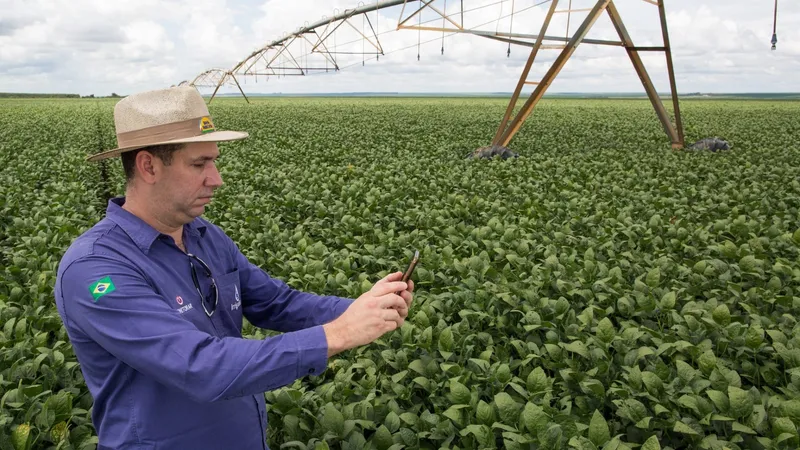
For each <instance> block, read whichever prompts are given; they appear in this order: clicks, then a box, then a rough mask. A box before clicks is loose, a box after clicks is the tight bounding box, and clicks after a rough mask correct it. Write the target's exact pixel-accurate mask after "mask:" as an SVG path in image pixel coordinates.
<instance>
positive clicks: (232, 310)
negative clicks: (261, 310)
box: [215, 269, 242, 337]
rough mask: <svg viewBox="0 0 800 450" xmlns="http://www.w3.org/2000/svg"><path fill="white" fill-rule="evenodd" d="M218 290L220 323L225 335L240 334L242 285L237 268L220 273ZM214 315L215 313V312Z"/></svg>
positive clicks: (239, 335)
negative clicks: (223, 273)
mask: <svg viewBox="0 0 800 450" xmlns="http://www.w3.org/2000/svg"><path fill="white" fill-rule="evenodd" d="M217 289H218V290H219V304H218V305H217V314H219V321H220V325H222V327H223V329H224V333H225V335H227V336H238V337H241V336H242V287H241V285H240V284H239V269H234V270H233V272H229V273H226V274H225V275H222V276H221V277H220V278H219V280H217ZM215 315H216V314H215Z"/></svg>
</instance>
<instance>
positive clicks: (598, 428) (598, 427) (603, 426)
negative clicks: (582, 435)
mask: <svg viewBox="0 0 800 450" xmlns="http://www.w3.org/2000/svg"><path fill="white" fill-rule="evenodd" d="M610 439H611V432H610V431H609V429H608V423H607V422H606V419H605V418H604V417H603V415H602V414H600V411H598V410H594V414H593V415H592V420H591V421H590V422H589V440H590V441H592V443H593V444H594V445H596V446H597V447H598V448H599V447H600V446H602V445H603V444H605V443H606V442H608V441H609V440H610Z"/></svg>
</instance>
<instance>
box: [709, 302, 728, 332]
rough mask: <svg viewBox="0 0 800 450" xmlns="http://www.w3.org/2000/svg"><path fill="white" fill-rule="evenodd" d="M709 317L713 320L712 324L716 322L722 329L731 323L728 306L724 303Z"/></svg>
mask: <svg viewBox="0 0 800 450" xmlns="http://www.w3.org/2000/svg"><path fill="white" fill-rule="evenodd" d="M711 316H712V317H713V318H714V322H717V323H718V324H720V325H722V326H723V327H726V326H728V324H730V323H731V312H730V310H729V309H728V306H727V305H726V304H724V303H723V304H721V305H719V306H717V307H716V308H715V309H714V311H713V312H712V313H711Z"/></svg>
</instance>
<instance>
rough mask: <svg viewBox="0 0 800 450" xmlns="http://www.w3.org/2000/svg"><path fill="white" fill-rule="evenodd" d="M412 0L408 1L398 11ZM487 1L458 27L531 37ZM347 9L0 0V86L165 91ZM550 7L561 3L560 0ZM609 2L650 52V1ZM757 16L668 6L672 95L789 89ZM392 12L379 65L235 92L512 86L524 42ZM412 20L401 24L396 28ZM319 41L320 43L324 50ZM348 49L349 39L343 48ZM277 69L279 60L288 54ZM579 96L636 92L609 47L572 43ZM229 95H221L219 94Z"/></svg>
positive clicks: (296, 1) (662, 68)
mask: <svg viewBox="0 0 800 450" xmlns="http://www.w3.org/2000/svg"><path fill="white" fill-rule="evenodd" d="M23 1H24V2H23ZM364 3H367V4H369V3H370V2H364ZM418 3H419V2H409V3H408V5H407V7H406V12H405V16H407V15H408V14H409V12H410V11H412V8H413V7H414V6H415V5H418ZM447 3H448V4H447V7H448V11H451V12H452V11H453V9H454V8H456V7H457V5H459V4H460V2H457V1H455V0H450V1H448V2H447ZM495 3H496V0H467V1H465V2H464V5H465V8H467V9H474V8H480V9H475V10H474V11H473V12H468V13H467V14H466V15H465V25H466V27H473V26H476V25H479V24H485V23H488V25H484V26H483V27H481V29H483V30H489V31H494V30H498V31H509V29H513V32H515V33H530V34H534V33H538V30H539V27H540V24H541V22H542V19H543V17H544V13H545V12H546V8H547V7H549V5H548V4H544V5H542V6H539V7H536V8H533V5H535V4H536V3H538V2H537V0H515V1H514V5H515V6H514V9H515V11H516V14H515V15H514V21H513V25H512V23H511V20H510V18H508V17H506V18H502V16H504V15H507V14H508V12H509V11H510V8H511V3H512V2H510V1H506V2H504V3H503V4H502V6H501V5H493V4H495ZM593 3H594V1H593V0H573V7H575V8H586V7H591V6H592V5H593ZM356 4H357V2H348V1H341V0H335V1H323V0H267V1H261V0H191V1H190V0H172V1H167V2H163V1H159V0H138V1H137V2H110V1H107V0H73V1H71V2H70V5H69V7H68V8H65V7H63V5H60V2H57V1H56V0H5V1H4V7H3V16H2V17H0V86H1V87H0V90H2V91H24V92H74V93H80V94H89V93H95V94H99V95H107V94H109V93H111V92H118V93H130V92H135V91H139V90H145V89H154V88H158V87H163V86H168V85H170V84H175V83H178V82H179V81H181V80H184V79H190V80H191V79H192V78H194V76H195V75H197V74H199V73H200V72H202V71H204V70H206V69H209V68H212V67H225V68H230V67H232V66H233V65H234V64H235V63H236V62H238V61H240V60H242V59H244V58H245V57H246V56H247V55H249V54H250V53H251V52H252V51H253V50H255V49H256V48H259V47H261V46H263V45H264V44H265V43H267V42H269V41H271V40H273V39H276V38H278V37H279V36H281V35H283V34H284V33H286V32H292V31H294V30H296V29H297V28H298V27H301V26H304V25H307V24H309V23H313V22H315V21H317V20H319V19H321V18H322V17H323V16H327V17H330V16H332V15H333V14H334V12H335V10H336V9H337V8H338V10H339V11H340V12H341V11H344V10H345V9H346V8H353V7H355V6H356ZM560 4H561V5H562V6H560V7H561V8H563V7H566V4H567V2H564V1H562V2H560ZM617 4H618V8H619V9H620V13H621V15H622V16H623V19H625V22H626V25H627V27H628V31H629V32H630V34H631V36H632V37H633V39H634V42H635V43H636V44H637V45H642V46H659V45H661V33H660V26H659V21H658V15H657V9H656V8H655V7H654V6H653V5H650V4H647V3H646V2H641V1H636V2H631V1H628V2H621V1H618V2H617ZM434 5H436V6H437V7H439V8H440V9H441V8H443V7H444V0H436V1H435V2H434ZM489 5H493V6H489ZM501 7H502V11H501ZM771 8H772V5H771V4H765V3H763V2H759V3H754V2H750V1H747V0H731V1H727V2H724V3H722V2H711V1H701V2H697V1H694V0H674V1H672V2H670V3H669V4H668V5H667V12H668V22H669V26H670V37H671V43H672V47H673V60H674V63H675V68H676V72H677V79H678V87H679V90H680V91H682V92H694V91H723V92H725V91H730V92H743V91H751V92H752V91H800V82H798V81H795V79H796V77H794V73H796V72H797V71H798V70H799V69H800V58H799V57H800V31H798V30H800V8H799V7H798V6H797V5H786V6H782V9H781V10H780V11H779V14H780V15H779V28H778V35H779V43H778V51H776V52H772V51H770V50H769V45H770V44H769V39H770V38H771V36H772V9H771ZM400 9H401V8H400V7H395V8H392V9H387V10H382V11H380V14H379V15H378V16H377V17H376V15H375V13H370V15H369V17H370V20H371V21H372V22H373V25H375V22H376V19H377V24H378V28H379V31H380V33H381V35H380V40H381V44H382V45H383V48H384V51H385V52H386V55H385V56H381V57H380V60H379V61H376V60H375V57H374V55H372V56H368V57H362V56H360V55H350V56H348V55H344V54H339V55H337V60H338V62H339V64H340V66H341V67H344V69H343V70H342V71H341V72H340V73H337V74H330V73H329V74H323V75H315V76H308V77H286V78H280V79H277V78H276V77H271V78H270V79H269V82H266V78H265V77H261V78H259V80H258V84H256V83H255V80H254V79H253V78H248V79H246V80H244V79H243V80H241V82H242V83H243V87H244V88H245V89H246V91H248V92H278V91H282V92H335V91H406V92H408V91H450V92H465V91H481V92H493V91H511V90H513V88H514V86H515V85H516V83H517V79H518V77H519V73H520V71H521V68H522V66H523V64H524V62H525V60H526V59H527V56H528V53H529V48H527V47H521V46H512V48H511V56H510V57H506V50H507V44H505V43H502V42H496V41H493V40H489V39H484V38H479V37H475V36H467V35H456V36H452V37H450V36H448V37H446V39H445V40H444V49H445V51H444V55H442V54H441V46H442V39H441V37H442V34H441V33H439V32H427V31H426V32H422V33H419V32H417V31H412V30H401V31H396V32H395V31H392V30H394V29H395V28H396V25H397V22H398V19H399V18H400ZM523 10H524V12H521V11H523ZM583 16H584V13H578V14H575V15H572V17H570V30H571V31H574V30H575V29H576V28H577V27H578V25H579V24H580V22H581V20H582V19H583ZM436 17H437V16H436V15H435V14H434V13H432V12H429V11H427V12H425V13H423V14H422V15H421V20H422V22H428V21H430V23H426V24H425V25H427V26H441V18H440V17H439V18H438V19H437V20H433V21H431V19H434V18H436ZM498 18H501V20H499V21H498V20H497V19H498ZM362 20H363V19H361V18H355V19H353V20H352V24H353V25H354V26H355V27H356V28H358V29H361V28H362V27H364V29H365V31H367V32H368V30H369V27H368V25H367V23H366V21H362ZM456 20H458V18H457V17H456ZM417 21H418V18H414V19H411V20H410V21H409V22H408V24H416V23H417ZM448 26H449V25H448ZM566 26H567V15H566V14H557V15H556V17H554V20H553V22H552V23H551V27H550V29H549V30H548V33H547V34H548V35H557V36H559V35H560V36H563V35H565V34H566ZM321 31H322V30H320V32H321ZM589 37H591V38H595V39H610V40H617V39H618V37H617V34H616V32H615V30H614V28H613V27H612V26H611V24H610V21H609V20H608V18H607V17H605V16H603V17H601V18H600V19H599V20H598V21H597V24H596V25H595V27H594V28H593V29H592V31H591V32H590V34H589ZM418 39H419V41H421V42H422V43H424V45H422V46H421V47H420V48H419V53H420V61H417V52H418V49H417V45H416V44H417V42H418ZM335 40H336V49H337V51H339V52H346V51H360V50H361V48H369V45H368V44H365V43H364V42H363V41H362V40H360V39H359V35H358V33H357V32H356V31H355V30H353V29H352V28H351V27H350V26H348V25H345V26H342V27H341V28H340V29H339V30H338V31H337V33H336V35H335ZM333 41H334V39H333V38H332V39H331V40H329V41H328V42H327V44H328V45H330V46H331V50H333V48H332V47H333ZM348 41H352V42H351V43H350V44H349V45H347V42H348ZM428 41H429V42H428ZM298 42H300V41H298ZM426 42H427V43H426ZM309 47H310V46H309V45H307V44H306V45H303V44H300V43H295V44H293V46H292V47H290V50H291V52H292V55H293V56H294V57H295V58H296V59H298V60H300V62H301V63H304V64H305V63H308V64H313V63H315V62H316V63H317V64H318V65H320V67H324V66H325V59H324V58H321V57H320V56H319V55H316V58H317V59H316V60H315V59H314V57H313V56H312V57H310V58H309V57H304V56H303V55H304V53H306V52H307V51H308V49H309ZM557 54H558V52H557V51H556V50H543V51H542V52H540V55H539V57H538V58H537V63H536V64H535V65H534V68H533V69H532V73H531V75H530V77H529V78H530V80H538V78H540V77H541V76H542V75H543V74H544V73H545V71H546V70H547V68H548V67H549V65H550V63H551V62H552V61H553V59H554V58H555V57H556V55H557ZM362 59H363V60H364V62H365V64H364V66H363V67H362ZM643 60H644V61H645V64H646V65H647V67H648V70H649V71H650V75H651V77H652V78H653V80H654V82H655V83H656V86H657V88H658V89H659V90H666V89H667V88H668V84H667V78H666V64H665V61H664V57H663V54H661V53H648V54H644V55H643ZM285 62H286V63H287V64H291V61H290V60H288V59H287V60H286V61H285ZM262 65H263V64H262ZM329 66H330V65H329ZM586 90H591V91H641V90H642V89H641V85H640V83H639V81H638V77H637V76H636V74H635V72H634V71H633V68H632V66H631V63H630V61H629V60H628V58H627V56H626V53H625V51H624V50H623V49H621V48H614V47H609V46H587V45H585V44H584V45H581V46H580V47H579V48H578V50H577V51H576V53H575V55H574V57H573V58H572V59H571V60H570V61H569V62H568V64H567V65H566V66H565V68H564V69H563V71H562V73H561V74H560V75H559V77H558V78H557V79H556V81H555V82H554V83H553V85H552V87H551V92H555V91H571V92H574V91H586ZM234 91H235V88H233V87H225V88H224V89H223V92H234Z"/></svg>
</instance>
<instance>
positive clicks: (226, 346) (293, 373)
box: [59, 255, 328, 402]
mask: <svg viewBox="0 0 800 450" xmlns="http://www.w3.org/2000/svg"><path fill="white" fill-rule="evenodd" d="M98 282H100V283H101V284H98ZM59 288H60V289H59V292H60V295H61V297H62V298H61V300H62V302H63V306H64V312H65V319H66V324H67V326H69V327H72V328H73V329H77V330H78V331H79V332H80V333H83V334H84V335H86V336H88V337H89V338H91V339H92V340H93V341H94V342H96V343H97V344H98V345H100V346H101V347H103V348H104V349H105V350H106V351H108V352H109V353H110V354H112V355H113V356H114V357H116V358H118V359H119V360H120V361H122V362H123V363H125V364H127V365H129V366H131V367H132V368H134V369H135V370H137V371H139V372H141V373H143V374H145V375H147V376H150V377H152V378H154V379H156V380H158V381H159V382H160V383H162V384H164V385H166V386H170V387H172V388H174V389H177V390H180V391H182V392H184V393H185V394H187V395H188V396H190V397H191V398H193V399H194V400H195V401H198V402H211V401H217V400H226V399H231V398H235V397H241V396H246V395H255V394H258V393H263V392H266V391H269V390H273V389H276V388H279V387H282V386H286V385H288V384H291V383H292V382H294V381H295V380H296V379H298V378H301V377H303V376H306V375H309V374H313V375H318V374H320V373H322V372H323V371H324V370H325V367H326V365H327V355H328V343H327V339H326V337H325V332H324V331H323V330H322V327H321V326H318V327H310V328H307V329H304V330H300V331H296V332H291V333H284V334H282V335H279V336H275V337H269V338H267V339H264V340H252V339H241V338H235V337H225V338H218V337H215V336H212V335H210V334H208V333H205V332H203V331H200V330H198V329H197V328H196V327H195V326H194V325H193V324H192V323H191V322H189V321H187V320H184V319H183V318H182V317H181V316H180V313H179V312H178V311H177V310H175V309H173V308H172V307H171V306H170V305H169V304H168V302H167V300H166V299H165V298H163V297H162V296H161V295H159V294H158V293H157V292H156V291H155V290H154V289H153V288H152V287H151V286H150V284H149V282H148V281H147V278H146V277H145V276H144V275H143V274H142V273H141V272H139V271H138V270H137V269H136V268H135V267H133V266H132V265H130V264H128V263H126V262H123V261H118V260H115V259H114V258H111V257H106V256H96V255H92V256H88V257H83V258H81V259H79V260H77V261H75V262H73V263H72V264H70V265H69V266H68V267H67V268H66V269H65V270H64V272H63V274H62V276H61V278H60V286H59Z"/></svg>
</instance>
